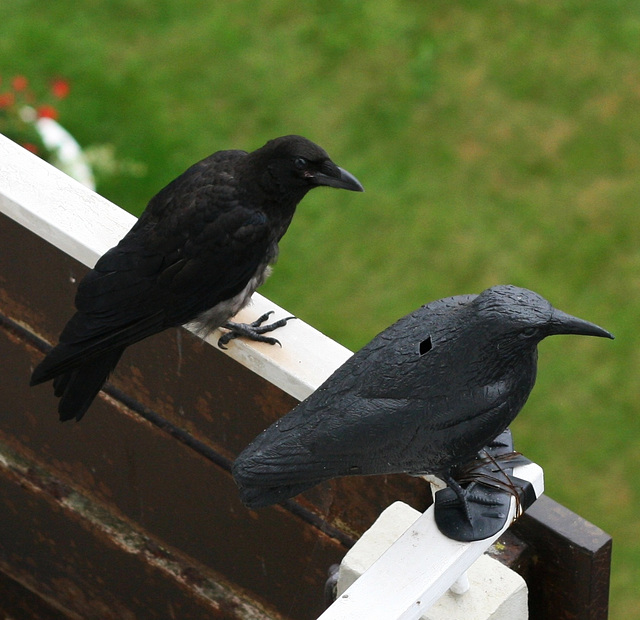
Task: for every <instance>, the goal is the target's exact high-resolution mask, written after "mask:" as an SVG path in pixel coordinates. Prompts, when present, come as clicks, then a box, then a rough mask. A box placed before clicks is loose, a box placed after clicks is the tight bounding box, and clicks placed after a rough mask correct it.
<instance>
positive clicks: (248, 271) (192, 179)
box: [31, 136, 362, 420]
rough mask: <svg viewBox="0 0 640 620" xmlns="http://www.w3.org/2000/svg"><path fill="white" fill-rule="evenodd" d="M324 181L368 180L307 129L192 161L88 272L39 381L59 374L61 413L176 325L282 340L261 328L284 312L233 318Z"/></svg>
mask: <svg viewBox="0 0 640 620" xmlns="http://www.w3.org/2000/svg"><path fill="white" fill-rule="evenodd" d="M321 185H326V186H329V187H336V188H341V189H347V190H352V191H362V185H360V183H359V182H358V180H357V179H356V178H355V177H354V176H353V175H351V174H350V173H349V172H347V171H346V170H343V169H342V168H339V167H338V166H336V164H334V163H333V162H332V161H331V159H329V156H328V155H327V153H326V152H325V151H324V150H323V149H321V148H320V147H319V146H317V145H316V144H314V143H313V142H310V141H309V140H307V139H306V138H302V137H300V136H284V137H281V138H276V139H275V140H271V141H269V142H267V144H265V145H264V146H263V147H262V148H259V149H257V150H256V151H253V152H252V153H247V152H245V151H237V150H234V151H219V152H217V153H214V154H213V155H211V156H210V157H207V158H206V159H204V160H202V161H201V162H199V163H197V164H195V165H193V166H191V167H190V168H189V169H188V170H187V171H186V172H184V173H183V174H182V175H180V176H179V177H178V178H177V179H175V180H174V181H172V182H171V183H169V185H167V186H166V187H165V188H164V189H162V190H161V191H160V192H159V193H158V194H156V195H155V196H154V197H153V198H152V199H151V201H150V202H149V204H148V205H147V208H146V209H145V211H144V213H143V214H142V216H141V217H140V219H139V220H138V222H137V223H136V224H135V225H134V226H133V228H132V229H131V230H130V231H129V232H128V233H127V234H126V235H125V237H124V238H123V239H122V240H121V241H120V243H118V245H117V246H116V247H114V248H112V249H111V250H109V251H108V252H107V253H106V254H105V255H104V256H102V257H101V258H100V260H98V262H97V264H96V266H95V267H94V268H93V269H92V270H91V271H90V272H89V273H88V274H87V275H86V276H85V278H84V279H83V280H82V281H81V282H80V284H79V286H78V291H77V295H76V299H75V304H76V309H77V312H76V314H75V315H74V316H73V317H72V318H71V320H70V321H69V322H68V323H67V325H66V327H65V328H64V330H63V331H62V334H61V335H60V342H59V344H58V345H57V346H56V347H55V348H54V349H53V350H52V351H51V352H50V353H49V354H48V355H47V356H46V357H45V359H44V360H43V361H42V362H41V363H40V364H39V365H38V367H37V368H36V369H35V370H34V372H33V375H32V377H31V385H36V384H38V383H43V382H45V381H49V380H50V379H53V380H54V383H53V385H54V392H55V395H56V396H58V397H60V403H59V407H58V411H59V414H60V419H61V420H68V419H71V418H76V420H80V418H82V416H83V415H84V413H85V412H86V410H87V409H88V407H89V406H90V404H91V403H92V401H93V399H94V398H95V397H96V395H97V394H98V392H99V391H100V389H101V388H102V385H103V384H104V382H105V381H106V379H107V377H108V376H109V373H110V372H111V371H112V370H113V369H114V368H115V366H116V364H117V363H118V361H119V359H120V356H121V355H122V353H123V351H124V349H125V348H126V347H127V346H129V345H130V344H133V343H134V342H137V341H139V340H142V339H143V338H146V337H147V336H151V335H152V334H155V333H157V332H160V331H162V330H164V329H166V328H168V327H175V326H178V325H183V324H185V323H189V322H196V323H197V324H198V325H199V327H200V328H201V331H202V332H203V333H207V332H210V331H212V330H213V329H215V328H217V327H220V326H222V327H225V328H228V329H230V330H231V331H230V332H229V333H228V334H225V336H223V337H222V338H221V339H220V341H219V345H220V346H221V347H224V345H225V343H227V342H228V341H229V340H230V339H232V338H235V337H237V336H243V337H247V338H252V339H254V340H259V341H262V342H269V343H271V344H274V343H276V342H277V340H275V339H274V338H270V337H267V336H264V335H263V334H264V333H265V332H267V331H270V330H272V329H275V328H277V327H282V326H283V325H284V324H285V323H286V321H287V319H282V320H280V321H277V322H275V323H273V324H271V325H262V323H263V322H264V321H265V320H266V318H267V316H268V315H265V316H263V317H261V318H260V319H258V321H256V322H255V323H253V324H251V325H244V324H236V323H231V322H229V319H230V318H231V317H232V316H234V315H235V314H236V313H237V312H238V311H239V310H240V309H241V308H242V307H244V306H245V305H246V304H247V303H248V302H249V299H250V297H251V295H252V294H253V292H254V291H255V290H256V289H257V288H258V287H259V286H260V285H261V284H262V283H263V282H264V280H265V278H266V277H267V276H268V274H269V265H270V264H271V263H273V262H274V261H275V260H276V258H277V255H278V242H279V240H280V238H281V237H282V235H284V233H285V232H286V230H287V228H288V226H289V224H290V223H291V219H292V217H293V214H294V212H295V209H296V206H297V205H298V203H299V202H300V201H301V200H302V199H303V198H304V196H305V194H306V193H307V192H308V191H309V190H311V189H313V188H314V187H318V186H321Z"/></svg>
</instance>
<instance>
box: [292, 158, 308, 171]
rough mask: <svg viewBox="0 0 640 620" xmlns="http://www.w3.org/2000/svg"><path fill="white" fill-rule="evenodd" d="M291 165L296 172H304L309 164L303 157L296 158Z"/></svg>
mask: <svg viewBox="0 0 640 620" xmlns="http://www.w3.org/2000/svg"><path fill="white" fill-rule="evenodd" d="M293 164H294V165H295V167H296V168H297V169H298V170H304V169H305V168H306V167H307V166H308V165H309V162H308V161H307V160H306V159H305V158H304V157H296V158H295V159H294V161H293Z"/></svg>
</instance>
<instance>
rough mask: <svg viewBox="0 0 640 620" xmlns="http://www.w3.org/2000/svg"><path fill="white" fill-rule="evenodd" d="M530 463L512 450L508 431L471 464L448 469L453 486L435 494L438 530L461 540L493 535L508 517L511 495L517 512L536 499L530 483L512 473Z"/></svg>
mask: <svg viewBox="0 0 640 620" xmlns="http://www.w3.org/2000/svg"><path fill="white" fill-rule="evenodd" d="M530 462H531V461H529V460H528V459H526V458H525V457H523V456H522V455H521V454H519V453H518V452H514V451H513V439H512V437H511V431H510V430H509V429H507V430H506V431H504V432H503V433H502V434H501V435H499V436H498V437H496V439H495V440H494V441H493V442H492V443H491V445H489V446H487V447H486V448H484V450H482V451H481V452H480V453H479V455H478V457H477V458H475V459H474V460H473V461H472V462H471V463H467V464H466V465H464V466H462V467H459V468H457V469H456V470H455V471H454V472H452V475H451V478H452V479H453V480H452V483H453V484H455V485H456V486H457V489H456V488H453V487H452V485H450V486H448V487H447V488H445V489H442V490H440V491H438V492H437V493H436V494H435V506H434V511H435V520H436V525H437V526H438V529H439V530H440V531H441V532H442V533H443V534H444V535H445V536H447V537H448V538H452V539H453V540H459V541H461V542H473V541H475V540H483V539H485V538H489V537H490V536H494V535H495V534H497V533H498V532H499V531H500V530H501V529H502V528H503V527H504V525H505V523H506V521H507V518H508V516H509V508H510V505H511V497H512V496H514V495H515V496H516V502H517V505H516V508H517V514H518V515H520V514H521V513H522V512H524V511H525V510H526V509H527V508H528V507H529V506H531V504H533V502H534V501H535V500H536V499H537V498H536V494H535V491H534V489H533V485H532V484H531V483H530V482H528V481H527V480H521V479H520V478H516V477H514V476H513V468H514V467H515V466H517V465H524V464H526V463H530ZM465 485H466V486H465Z"/></svg>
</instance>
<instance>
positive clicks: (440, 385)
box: [233, 285, 613, 516]
mask: <svg viewBox="0 0 640 620" xmlns="http://www.w3.org/2000/svg"><path fill="white" fill-rule="evenodd" d="M553 334H581V335H585V336H601V337H605V338H613V336H612V335H611V334H610V333H609V332H608V331H606V330H604V329H602V328H601V327H598V326H597V325H594V324H593V323H589V322H587V321H583V320H582V319H578V318H576V317H573V316H570V315H568V314H565V313H564V312H561V311H560V310H556V309H555V308H553V307H552V306H551V304H550V303H549V302H548V301H546V300H545V299H543V298H542V297H541V296H540V295H538V294H536V293H534V292H532V291H529V290H526V289H522V288H517V287H515V286H509V285H507V286H496V287H494V288H490V289H487V290H486V291H484V292H483V293H481V294H480V295H463V296H458V297H450V298H447V299H441V300H439V301H434V302H432V303H430V304H427V305H425V306H423V307H422V308H420V309H419V310H416V311H415V312H413V313H411V314H409V315H407V316H405V317H404V318H402V319H400V320H399V321H398V322H397V323H395V324H394V325H392V326H391V327H389V328H388V329H386V330H385V331H383V332H382V333H381V334H379V335H378V336H376V337H375V338H374V339H373V340H372V341H371V342H370V343H369V344H367V345H366V346H365V347H364V348H362V349H361V350H360V351H358V353H356V354H355V355H353V356H352V357H351V358H350V359H349V360H347V362H346V363H345V364H343V365H342V366H341V367H340V368H338V369H337V370H336V371H335V372H334V373H333V375H332V376H331V377H329V379H327V381H325V383H323V384H322V385H321V386H320V387H319V388H318V390H316V391H315V392H314V393H313V394H312V395H311V396H309V397H308V398H307V399H306V400H305V401H303V402H302V403H300V405H298V406H297V407H296V408H295V409H293V411H291V412H290V413H288V414H287V415H285V416H284V417H283V418H281V419H280V420H279V421H277V422H276V423H274V424H273V425H272V426H270V427H269V428H268V429H267V430H266V431H264V432H263V433H262V434H260V435H259V436H258V437H257V438H256V439H255V440H254V441H253V442H252V443H251V444H250V445H249V446H248V447H247V448H246V449H245V450H244V451H243V452H242V453H241V454H240V456H239V457H238V459H237V460H236V462H235V463H234V466H233V476H234V478H235V480H236V483H237V484H238V487H239V489H240V496H241V499H242V501H243V502H244V503H245V504H246V505H247V506H248V507H250V508H257V507H261V506H268V505H270V504H274V503H277V502H281V501H283V500H285V499H287V498H290V497H293V496H294V495H297V494H299V493H301V492H303V491H305V490H306V489H309V488H310V487H312V486H314V485H316V484H318V483H320V482H322V481H324V480H328V479H330V478H334V477H338V476H351V475H369V474H391V473H402V472H404V473H408V474H412V475H424V474H432V475H436V476H438V477H439V478H441V479H442V480H444V481H446V482H447V484H448V485H449V486H450V487H451V488H452V489H453V490H454V491H455V493H456V495H457V496H458V499H459V500H460V504H461V506H462V507H463V509H464V510H465V512H466V514H467V516H469V515H470V514H471V512H472V511H471V510H470V509H469V503H472V502H473V501H474V499H476V498H475V496H474V494H473V493H470V492H467V490H466V489H463V488H462V487H461V486H460V484H458V483H457V482H456V480H455V479H454V478H453V476H452V471H453V470H455V468H456V467H458V466H460V465H462V464H465V463H467V462H469V461H470V460H472V459H474V457H475V456H476V455H477V453H478V452H479V451H480V450H481V449H482V448H483V447H484V446H485V445H487V444H490V443H491V441H492V440H493V439H494V438H496V437H497V436H498V435H499V434H500V433H502V431H504V430H505V429H506V428H507V426H508V425H509V424H510V423H511V421H512V420H513V419H514V418H515V417H516V415H517V414H518V412H519V411H520V410H521V409H522V407H523V405H524V404H525V402H526V400H527V398H528V396H529V393H530V392H531V389H532V388H533V385H534V383H535V378H536V366H537V358H538V352H537V345H538V343H539V342H540V341H541V340H542V339H543V338H545V337H546V336H551V335H553ZM478 500H479V501H483V498H478Z"/></svg>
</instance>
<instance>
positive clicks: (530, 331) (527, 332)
mask: <svg viewBox="0 0 640 620" xmlns="http://www.w3.org/2000/svg"><path fill="white" fill-rule="evenodd" d="M537 332H538V330H537V329H536V328H535V327H525V328H524V329H523V330H522V332H521V335H522V336H523V337H524V338H531V336H535V335H536V333H537Z"/></svg>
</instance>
